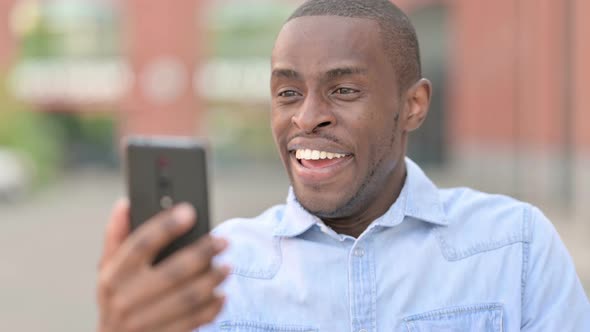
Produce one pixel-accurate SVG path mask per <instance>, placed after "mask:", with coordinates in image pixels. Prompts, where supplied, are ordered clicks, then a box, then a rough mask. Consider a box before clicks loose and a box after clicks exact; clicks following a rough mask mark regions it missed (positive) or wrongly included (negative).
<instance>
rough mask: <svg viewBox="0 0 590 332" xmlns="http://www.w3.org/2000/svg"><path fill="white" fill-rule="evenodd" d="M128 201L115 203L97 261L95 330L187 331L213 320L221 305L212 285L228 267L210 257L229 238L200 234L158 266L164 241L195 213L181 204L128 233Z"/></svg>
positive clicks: (181, 230)
mask: <svg viewBox="0 0 590 332" xmlns="http://www.w3.org/2000/svg"><path fill="white" fill-rule="evenodd" d="M128 214H129V203H128V202H127V201H125V200H124V201H120V202H119V203H117V205H116V207H115V209H114V211H113V215H112V218H111V221H110V223H109V225H108V226H107V231H106V236H105V245H104V252H103V256H102V259H101V262H100V272H99V281H98V304H99V309H100V318H99V319H100V320H99V332H128V331H179V332H186V331H190V330H192V329H194V328H197V327H199V326H201V325H204V324H206V323H208V322H211V321H212V320H213V319H214V318H215V316H217V314H218V313H219V311H220V310H221V308H222V306H223V302H224V298H223V296H220V295H217V294H215V291H214V290H215V288H216V287H217V286H218V285H219V284H220V283H221V282H222V281H223V280H224V279H225V278H226V277H227V275H228V273H229V268H227V267H214V266H213V265H212V264H211V260H212V259H213V257H215V255H217V254H219V253H220V252H221V251H222V250H223V249H225V247H226V246H227V243H226V242H225V241H224V240H221V239H214V238H212V237H210V236H204V237H203V238H201V239H200V240H198V241H197V242H196V243H194V244H192V245H190V246H188V247H186V248H184V249H183V250H180V251H178V252H176V253H175V254H173V255H172V256H169V257H168V258H167V259H165V260H164V261H162V262H161V263H159V264H158V265H156V266H152V264H151V263H152V261H153V260H154V257H155V256H156V255H157V253H158V252H159V251H160V250H161V249H162V248H163V247H165V246H166V245H167V244H168V243H170V242H171V241H172V240H174V239H175V238H176V237H178V236H180V235H181V234H183V233H184V232H186V231H188V230H189V229H190V228H191V226H192V225H193V223H194V222H195V221H196V220H195V212H194V210H193V209H192V207H191V206H190V205H188V204H181V205H179V206H177V207H175V208H174V209H173V210H171V211H166V212H163V213H161V214H159V215H157V216H155V217H154V218H152V219H151V220H150V221H148V222H147V223H145V224H144V225H142V226H141V227H139V228H138V229H137V230H136V231H134V232H133V233H131V234H130V231H129V229H130V225H129V219H128Z"/></svg>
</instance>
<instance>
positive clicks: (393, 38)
mask: <svg viewBox="0 0 590 332" xmlns="http://www.w3.org/2000/svg"><path fill="white" fill-rule="evenodd" d="M305 16H341V17H351V18H366V19H370V20H373V21H375V22H377V23H378V24H379V27H380V29H381V38H382V39H383V46H384V49H385V52H386V53H387V55H388V56H389V57H390V59H391V62H392V64H393V67H394V70H395V72H396V73H397V74H398V75H399V78H398V83H399V85H400V91H405V89H407V88H409V87H410V86H411V85H413V84H414V83H415V82H416V81H418V80H419V79H420V78H422V65H421V63H420V47H419V45H418V37H417V36H416V30H415V29H414V26H413V25H412V23H411V22H410V19H409V18H408V16H407V15H406V14H405V13H404V12H403V11H402V10H401V9H399V8H398V7H397V6H396V5H394V4H393V3H392V2H391V1H389V0H308V1H306V2H305V3H303V4H302V5H301V6H300V7H299V8H297V9H296V10H295V12H294V13H293V14H292V15H291V16H290V17H289V19H288V20H287V22H289V21H291V20H293V19H295V18H298V17H305Z"/></svg>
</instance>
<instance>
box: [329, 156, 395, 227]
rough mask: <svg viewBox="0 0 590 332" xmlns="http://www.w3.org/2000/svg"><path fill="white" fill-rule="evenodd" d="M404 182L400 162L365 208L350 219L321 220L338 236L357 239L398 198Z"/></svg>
mask: <svg viewBox="0 0 590 332" xmlns="http://www.w3.org/2000/svg"><path fill="white" fill-rule="evenodd" d="M405 180H406V164H405V162H404V161H403V160H402V161H401V162H400V163H399V165H398V167H396V169H395V170H394V171H393V173H392V175H391V176H390V177H389V180H388V181H387V183H386V184H385V185H384V186H383V190H381V191H379V193H378V194H377V195H376V197H375V198H374V199H373V200H371V202H370V203H369V204H368V206H367V208H365V209H363V210H362V211H360V212H359V213H358V214H355V215H353V216H351V217H346V218H334V219H330V218H322V220H323V221H324V223H325V224H326V225H327V226H329V227H330V228H332V229H333V230H334V231H335V232H336V233H338V234H345V235H349V236H352V237H354V238H358V237H359V236H360V235H361V234H362V233H363V232H364V231H365V230H366V229H367V228H368V227H369V225H371V224H372V223H373V221H375V220H376V219H377V218H379V217H381V216H382V215H384V214H385V212H387V211H388V210H389V208H390V207H391V205H393V203H394V202H395V201H396V200H397V198H398V197H399V195H400V193H401V191H402V188H403V186H404V183H405Z"/></svg>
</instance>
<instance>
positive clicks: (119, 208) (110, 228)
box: [99, 198, 130, 267]
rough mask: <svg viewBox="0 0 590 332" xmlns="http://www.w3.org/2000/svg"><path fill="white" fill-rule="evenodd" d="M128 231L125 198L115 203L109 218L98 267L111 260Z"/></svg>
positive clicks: (126, 200)
mask: <svg viewBox="0 0 590 332" xmlns="http://www.w3.org/2000/svg"><path fill="white" fill-rule="evenodd" d="M129 231H130V225H129V200H128V199H127V198H121V199H119V200H118V201H117V203H115V207H114V208H113V212H112V214H111V218H110V220H109V223H108V225H107V227H106V232H105V238H104V248H103V254H102V257H101V259H100V264H99V267H102V266H103V265H104V263H105V262H107V261H109V260H110V259H111V257H112V256H113V254H114V253H115V252H116V251H117V249H118V248H119V247H120V246H121V244H122V243H123V241H125V239H126V238H127V236H128V235H129Z"/></svg>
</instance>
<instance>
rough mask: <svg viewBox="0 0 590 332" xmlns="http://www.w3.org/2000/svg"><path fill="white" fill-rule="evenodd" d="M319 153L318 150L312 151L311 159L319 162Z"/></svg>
mask: <svg viewBox="0 0 590 332" xmlns="http://www.w3.org/2000/svg"><path fill="white" fill-rule="evenodd" d="M320 153H321V152H320V151H318V150H313V151H311V159H313V160H319V159H320Z"/></svg>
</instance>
